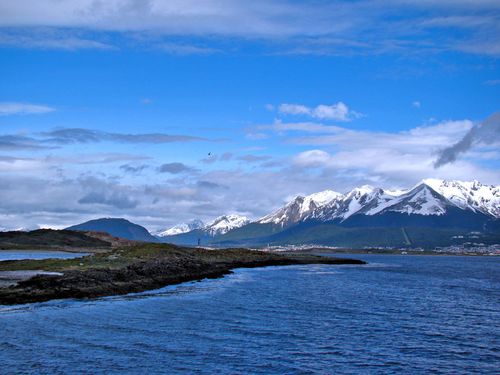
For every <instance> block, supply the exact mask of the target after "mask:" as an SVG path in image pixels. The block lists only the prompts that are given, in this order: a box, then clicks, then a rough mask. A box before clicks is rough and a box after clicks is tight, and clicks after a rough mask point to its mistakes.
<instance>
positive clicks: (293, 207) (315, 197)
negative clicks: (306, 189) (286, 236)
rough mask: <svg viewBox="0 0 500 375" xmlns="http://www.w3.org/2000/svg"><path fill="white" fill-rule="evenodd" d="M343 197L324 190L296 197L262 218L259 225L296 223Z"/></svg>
mask: <svg viewBox="0 0 500 375" xmlns="http://www.w3.org/2000/svg"><path fill="white" fill-rule="evenodd" d="M343 197H344V196H343V195H342V194H340V193H337V192H335V191H333V190H325V191H321V192H319V193H314V194H310V195H306V196H305V197H303V196H297V197H295V199H293V200H292V201H290V202H288V203H287V204H286V205H285V206H284V207H282V208H280V209H279V210H277V211H275V212H273V213H271V214H269V215H267V216H264V217H263V218H261V219H260V220H258V222H259V223H262V224H267V223H273V224H280V225H281V226H285V225H286V224H288V223H293V222H297V221H300V220H304V219H305V218H307V217H310V216H311V215H312V214H313V212H314V211H315V210H317V209H319V208H320V207H323V206H325V205H327V204H329V203H331V202H333V201H335V200H338V199H342V198H343Z"/></svg>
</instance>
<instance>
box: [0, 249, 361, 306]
mask: <svg viewBox="0 0 500 375" xmlns="http://www.w3.org/2000/svg"><path fill="white" fill-rule="evenodd" d="M294 264H336V265H341V264H364V262H363V261H360V260H354V259H344V258H330V257H322V256H317V255H311V254H297V253H293V254H292V253H285V254H283V253H280V254H276V253H270V252H263V251H255V250H248V249H219V250H210V249H202V248H188V247H180V246H175V245H170V244H153V243H141V244H129V246H124V247H118V248H114V249H112V250H109V251H108V252H104V253H95V254H91V255H89V256H86V257H83V258H75V259H45V260H20V261H5V262H0V271H23V270H25V271H32V270H43V271H45V272H47V273H44V274H39V275H37V276H34V277H31V278H29V279H28V280H24V281H20V282H18V283H17V284H15V285H11V286H9V287H6V288H2V289H0V305H13V304H24V303H32V302H43V301H49V300H53V299H63V298H77V299H82V298H83V299H85V298H96V297H103V296H111V295H120V294H128V293H136V292H143V291H147V290H153V289H158V288H162V287H164V286H167V285H172V284H178V283H182V282H186V281H194V280H201V279H205V278H217V277H221V276H224V275H227V274H229V273H231V272H232V270H233V269H235V268H240V267H244V268H251V267H265V266H285V265H294ZM49 273H50V274H49Z"/></svg>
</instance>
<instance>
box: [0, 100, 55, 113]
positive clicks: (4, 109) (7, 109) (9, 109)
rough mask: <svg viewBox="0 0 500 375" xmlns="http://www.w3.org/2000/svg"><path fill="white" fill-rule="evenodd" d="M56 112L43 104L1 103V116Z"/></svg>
mask: <svg viewBox="0 0 500 375" xmlns="http://www.w3.org/2000/svg"><path fill="white" fill-rule="evenodd" d="M54 111H55V108H52V107H49V106H46V105H41V104H31V103H16V102H0V116H9V115H31V114H42V113H49V112H54Z"/></svg>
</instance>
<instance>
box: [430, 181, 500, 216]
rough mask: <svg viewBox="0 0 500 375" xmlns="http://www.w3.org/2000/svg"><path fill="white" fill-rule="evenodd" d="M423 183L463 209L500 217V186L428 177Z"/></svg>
mask: <svg viewBox="0 0 500 375" xmlns="http://www.w3.org/2000/svg"><path fill="white" fill-rule="evenodd" d="M423 183H424V184H426V185H427V186H429V187H431V188H432V189H433V190H435V191H437V192H438V193H439V194H441V195H442V196H444V197H445V198H446V199H448V200H450V201H451V202H453V204H455V205H456V206H458V207H460V208H462V209H470V210H472V211H474V212H482V213H484V214H489V215H492V216H494V217H496V218H500V186H494V185H483V184H482V183H480V182H479V181H476V180H473V181H458V180H439V179H431V178H429V179H426V180H423Z"/></svg>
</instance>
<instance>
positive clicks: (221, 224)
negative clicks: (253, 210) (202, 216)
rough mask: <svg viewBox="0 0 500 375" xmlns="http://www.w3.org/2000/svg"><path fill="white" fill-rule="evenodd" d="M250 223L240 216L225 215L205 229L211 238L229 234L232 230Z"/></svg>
mask: <svg viewBox="0 0 500 375" xmlns="http://www.w3.org/2000/svg"><path fill="white" fill-rule="evenodd" d="M248 223H250V220H249V219H248V218H247V217H245V216H240V215H234V214H233V215H223V216H219V217H218V218H216V219H215V220H214V221H212V222H211V223H210V224H208V225H207V226H205V227H204V228H203V229H204V230H205V231H206V232H208V233H209V234H210V235H211V236H215V235H218V234H224V233H227V232H229V231H230V230H231V229H235V228H239V227H242V226H243V225H246V224H248Z"/></svg>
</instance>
